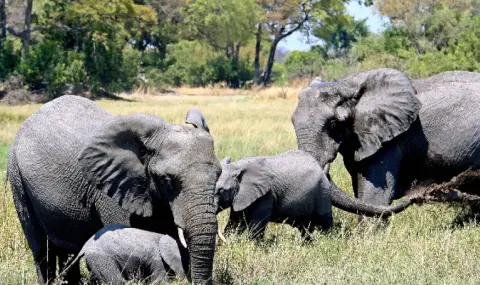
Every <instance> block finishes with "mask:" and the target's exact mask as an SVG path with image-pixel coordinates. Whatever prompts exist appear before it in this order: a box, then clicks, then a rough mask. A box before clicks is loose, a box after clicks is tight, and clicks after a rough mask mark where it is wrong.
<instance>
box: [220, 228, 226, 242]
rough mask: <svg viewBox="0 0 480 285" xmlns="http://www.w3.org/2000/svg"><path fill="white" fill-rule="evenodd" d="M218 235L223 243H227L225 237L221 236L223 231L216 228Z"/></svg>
mask: <svg viewBox="0 0 480 285" xmlns="http://www.w3.org/2000/svg"><path fill="white" fill-rule="evenodd" d="M218 237H219V238H220V239H221V240H222V241H223V242H224V243H225V244H228V241H227V239H226V238H225V237H224V236H223V233H222V231H221V230H220V229H218Z"/></svg>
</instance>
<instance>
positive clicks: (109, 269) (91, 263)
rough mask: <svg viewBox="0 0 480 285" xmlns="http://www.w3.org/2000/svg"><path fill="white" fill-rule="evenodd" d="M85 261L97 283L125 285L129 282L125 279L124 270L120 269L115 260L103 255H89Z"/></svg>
mask: <svg viewBox="0 0 480 285" xmlns="http://www.w3.org/2000/svg"><path fill="white" fill-rule="evenodd" d="M85 261H86V263H87V267H88V269H89V270H90V272H91V273H92V277H93V280H94V281H95V282H98V283H101V284H103V283H107V284H125V283H126V282H127V280H125V278H123V275H122V268H119V267H118V265H117V263H116V262H115V260H112V259H111V258H109V257H105V256H103V255H101V254H89V256H88V257H86V258H85Z"/></svg>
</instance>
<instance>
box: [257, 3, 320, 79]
mask: <svg viewBox="0 0 480 285" xmlns="http://www.w3.org/2000/svg"><path fill="white" fill-rule="evenodd" d="M258 2H259V4H260V6H261V7H262V8H263V9H264V11H265V21H266V22H265V27H266V30H267V31H268V33H269V34H270V36H271V37H272V38H273V41H272V43H271V45H270V53H269V55H268V61H267V65H266V67H265V73H264V77H263V84H264V85H265V86H266V85H267V84H268V83H269V82H270V78H271V75H272V68H273V63H274V59H275V52H276V50H277V45H278V43H279V42H280V41H281V40H283V39H284V38H286V37H288V36H290V35H291V34H293V33H294V32H295V31H298V30H299V29H301V28H302V27H303V25H304V24H305V23H306V22H307V21H308V20H309V18H310V16H311V12H312V5H313V2H314V1H313V0H306V1H304V0H259V1H258Z"/></svg>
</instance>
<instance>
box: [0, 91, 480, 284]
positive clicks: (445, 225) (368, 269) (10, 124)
mask: <svg viewBox="0 0 480 285" xmlns="http://www.w3.org/2000/svg"><path fill="white" fill-rule="evenodd" d="M129 98H130V99H133V100H134V101H133V102H125V101H103V100H102V101H98V104H99V105H101V106H102V107H103V108H105V109H106V110H107V111H109V112H111V113H113V114H130V113H135V112H144V113H149V114H154V115H157V116H160V117H162V118H164V119H165V120H166V121H168V122H172V123H177V124H182V123H183V120H184V118H185V113H186V111H187V110H188V109H189V108H191V107H192V106H197V107H199V108H200V109H201V110H202V112H203V113H204V115H205V117H206V119H207V121H208V124H209V126H210V129H211V133H212V135H213V137H214V139H215V148H216V151H217V154H218V158H219V159H222V158H223V157H225V156H231V157H232V160H237V159H240V158H243V157H246V156H255V155H274V154H278V153H281V152H284V151H287V150H289V149H294V148H296V141H295V135H294V130H293V127H292V124H291V122H290V116H291V113H292V111H293V109H294V108H295V104H296V99H294V98H289V99H285V100H280V99H275V100H272V99H270V100H266V99H261V98H255V97H246V96H239V95H237V96H216V97H206V96H195V97H192V96H163V97H129ZM39 107H40V105H25V106H18V107H10V106H3V105H0V170H1V172H0V176H1V178H2V181H3V178H4V177H5V173H4V170H5V168H6V160H7V153H8V148H9V145H10V144H11V142H12V140H13V138H14V135H15V133H16V131H17V129H18V128H19V126H20V124H21V123H22V122H23V121H24V120H25V119H26V118H27V117H28V116H29V115H30V114H32V113H33V112H34V111H35V110H37V109H38V108H39ZM331 171H332V172H331V174H332V177H333V179H334V180H335V181H336V183H337V184H338V185H339V186H340V187H342V188H343V189H346V190H348V191H349V192H350V193H351V185H350V180H349V176H348V174H347V173H346V171H345V170H344V168H343V165H342V163H341V159H338V160H337V161H336V163H335V164H334V166H333V167H332V169H331ZM467 214H468V209H464V208H462V207H460V206H455V207H453V206H447V205H423V206H412V207H410V208H409V209H407V210H406V211H405V212H403V213H401V214H398V215H396V216H394V217H393V218H392V219H391V223H390V224H389V225H388V226H385V227H383V228H379V227H378V225H376V223H375V222H369V223H362V224H359V223H358V221H357V218H356V217H355V216H354V215H352V214H348V213H345V212H342V211H340V210H335V211H334V220H335V226H334V228H333V230H332V231H331V233H329V234H327V235H322V234H320V233H316V234H315V241H314V242H313V243H312V244H310V245H302V242H301V239H300V234H299V232H298V231H297V230H295V229H292V228H291V227H289V226H286V225H279V224H271V225H269V228H268V231H267V234H266V240H265V242H264V243H263V244H260V245H256V244H254V243H253V242H250V241H247V240H246V239H245V237H244V236H227V238H229V240H230V243H229V244H227V245H225V244H222V243H219V244H218V248H217V252H216V257H215V274H214V275H215V280H216V283H217V284H478V283H480V264H479V262H478V261H479V259H480V226H476V225H475V222H474V220H469V219H466V218H465V216H466V215H467ZM227 217H228V213H226V212H225V213H222V214H221V215H220V217H219V221H220V226H224V225H225V223H226V218H227ZM35 281H36V274H35V268H34V266H33V261H32V258H31V254H30V251H29V249H28V247H27V245H26V242H25V240H24V237H23V233H22V231H21V228H20V225H19V222H18V219H17V216H16V212H15V208H14V206H13V202H12V195H11V191H10V189H9V188H7V191H6V193H5V195H4V194H3V185H2V198H1V204H0V284H34V283H35ZM183 282H185V281H183ZM183 282H182V281H181V282H179V283H181V284H183Z"/></svg>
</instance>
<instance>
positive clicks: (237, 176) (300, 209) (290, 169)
mask: <svg viewBox="0 0 480 285" xmlns="http://www.w3.org/2000/svg"><path fill="white" fill-rule="evenodd" d="M221 165H222V174H221V175H220V178H219V179H218V181H217V184H216V189H215V204H216V205H217V209H218V210H217V213H218V212H220V211H222V210H224V209H226V208H230V218H229V221H228V223H227V226H226V229H227V230H232V229H233V230H235V229H238V230H239V231H241V232H243V231H244V230H245V229H247V227H248V228H249V230H250V231H249V234H250V237H252V238H253V239H255V240H260V239H262V238H263V235H264V232H265V227H266V225H267V223H268V222H284V221H285V222H286V223H287V224H290V225H292V226H294V227H296V228H298V229H299V230H300V232H301V234H302V237H303V238H304V240H306V241H308V240H310V237H311V233H312V232H313V230H315V229H320V230H323V231H326V230H328V229H330V228H331V226H332V224H333V217H332V190H333V189H337V187H336V186H335V184H334V183H332V182H331V181H330V180H329V179H328V178H327V175H326V174H325V172H324V171H323V169H322V168H321V167H320V165H319V164H318V163H317V161H316V160H315V159H314V158H313V157H312V156H311V155H309V154H308V153H305V152H303V151H301V150H291V151H287V152H285V153H282V154H278V155H274V156H257V157H248V158H244V159H241V160H238V161H236V162H234V163H230V158H229V157H226V158H225V159H224V160H223V161H222V162H221ZM340 192H341V190H340ZM342 193H343V192H342ZM338 201H339V203H340V204H341V205H340V207H341V208H342V209H344V210H347V211H350V212H353V213H360V214H364V215H369V216H380V215H384V216H389V215H391V214H393V213H398V212H400V211H403V210H404V209H405V208H406V207H408V205H410V202H411V200H410V199H405V200H404V201H402V202H401V203H398V204H396V205H395V206H389V207H382V206H374V205H368V204H366V203H363V202H361V201H358V200H354V199H353V198H352V197H350V196H348V195H346V196H342V197H339V199H338ZM219 233H221V232H219Z"/></svg>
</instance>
